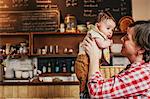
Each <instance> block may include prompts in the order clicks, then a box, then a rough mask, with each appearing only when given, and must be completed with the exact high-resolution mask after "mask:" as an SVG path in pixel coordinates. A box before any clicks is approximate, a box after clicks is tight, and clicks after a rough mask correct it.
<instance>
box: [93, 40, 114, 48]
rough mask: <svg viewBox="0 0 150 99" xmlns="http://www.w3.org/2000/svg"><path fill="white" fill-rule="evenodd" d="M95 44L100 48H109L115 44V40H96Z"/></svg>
mask: <svg viewBox="0 0 150 99" xmlns="http://www.w3.org/2000/svg"><path fill="white" fill-rule="evenodd" d="M95 42H96V44H97V46H98V47H99V48H107V47H109V46H111V45H112V44H113V40H110V39H107V40H103V39H100V38H95Z"/></svg>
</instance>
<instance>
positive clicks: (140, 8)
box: [0, 0, 150, 99]
mask: <svg viewBox="0 0 150 99" xmlns="http://www.w3.org/2000/svg"><path fill="white" fill-rule="evenodd" d="M3 1H4V0H0V6H1V7H2V4H3ZM7 1H8V0H7ZM12 1H14V2H15V1H18V2H19V1H24V2H25V1H28V0H12ZM37 1H40V0H37ZM41 1H42V0H41ZM43 1H44V0H43ZM45 1H51V0H45ZM60 1H61V0H60ZM66 1H78V0H66ZM84 1H86V0H84ZM91 1H92V0H91ZM102 1H103V0H102ZM121 1H122V2H123V1H125V0H121ZM131 4H132V6H131V9H132V11H131V12H132V17H124V20H122V21H121V22H120V24H121V23H122V24H123V22H127V24H128V22H129V23H130V22H132V21H133V20H134V21H136V20H149V19H150V11H149V10H150V0H132V2H131ZM14 6H15V5H14ZM4 13H5V11H0V18H1V19H0V23H3V22H6V20H7V21H8V18H4V19H6V20H2V18H3V17H4V16H3V14H4ZM29 13H30V12H29ZM51 15H54V17H53V16H52V18H54V20H55V18H56V17H55V16H57V17H59V15H58V13H57V11H56V12H53V13H51ZM69 18H71V19H70V20H71V21H73V22H74V19H76V18H75V17H74V16H71V17H69ZM18 20H19V19H18ZM66 20H67V18H66ZM11 21H12V22H13V21H15V20H11ZM58 21H60V20H57V21H56V24H57V22H58ZM41 23H42V22H41ZM64 23H65V22H64ZM120 24H119V25H120ZM53 25H55V23H54V24H53ZM59 25H60V24H59ZM6 26H7V25H6ZM16 26H17V25H16ZM64 26H65V24H61V25H60V28H61V30H60V32H48V31H46V32H41V31H40V32H28V31H26V32H25V33H24V32H15V33H12V32H10V31H9V32H6V31H4V32H3V31H0V99H7V98H9V99H10V98H12V99H19V98H21V99H32V98H34V99H35V98H38V99H48V98H49V99H52V98H79V81H78V79H77V78H76V75H75V72H74V71H75V70H74V62H75V59H76V55H77V53H78V45H79V43H80V42H81V41H82V39H83V38H84V36H85V35H86V33H84V32H85V31H86V30H85V25H79V26H78V24H77V26H78V27H77V28H78V29H79V30H80V29H81V31H76V29H74V28H72V29H71V30H69V29H68V31H67V32H66V31H65V28H64ZM89 26H90V25H89ZM0 27H2V24H0ZM27 28H28V27H27ZM35 28H36V27H35ZM54 28H55V27H54ZM118 28H120V31H121V32H120V31H118V29H117V31H116V33H114V38H113V39H114V40H115V41H114V42H115V44H114V46H113V47H112V49H111V50H112V52H113V57H112V64H111V65H109V66H102V68H101V69H100V70H101V71H102V73H103V75H104V77H106V78H110V77H111V76H113V75H114V74H115V73H118V72H119V71H121V70H122V69H123V68H124V67H125V65H126V64H128V63H129V62H128V60H127V59H126V58H125V57H123V56H122V55H121V54H120V49H121V43H120V38H121V37H122V36H123V35H124V33H122V32H125V30H124V29H123V30H122V28H124V27H122V26H121V25H120V26H118ZM0 29H1V28H0ZM2 30H4V29H2ZM12 46H15V47H12ZM15 48H16V49H17V51H16V52H15V53H11V51H10V50H13V52H14V50H16V49H15ZM18 53H19V54H18ZM122 60H123V61H122Z"/></svg>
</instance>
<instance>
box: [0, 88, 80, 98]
mask: <svg viewBox="0 0 150 99" xmlns="http://www.w3.org/2000/svg"><path fill="white" fill-rule="evenodd" d="M3 98H4V99H9V98H11V99H53V98H55V99H56V98H57V99H63V98H64V99H65V98H69V99H70V98H76V99H78V98H79V85H33V86H28V85H20V86H19V85H16V86H14V85H13V86H10V85H9V86H7V85H4V86H2V85H0V99H3Z"/></svg>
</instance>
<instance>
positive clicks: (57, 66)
mask: <svg viewBox="0 0 150 99" xmlns="http://www.w3.org/2000/svg"><path fill="white" fill-rule="evenodd" d="M55 72H56V73H59V72H60V66H59V61H58V60H56V63H55Z"/></svg>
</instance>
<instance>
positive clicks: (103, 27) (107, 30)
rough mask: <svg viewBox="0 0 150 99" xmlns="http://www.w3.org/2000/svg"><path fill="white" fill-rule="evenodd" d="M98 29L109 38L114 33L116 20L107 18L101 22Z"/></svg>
mask: <svg viewBox="0 0 150 99" xmlns="http://www.w3.org/2000/svg"><path fill="white" fill-rule="evenodd" d="M97 25H98V29H99V31H101V32H102V33H104V35H106V36H107V37H108V38H111V37H112V35H113V31H114V28H115V27H116V24H115V22H114V21H113V20H112V19H107V20H103V21H101V22H99V23H98V24H97Z"/></svg>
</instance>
